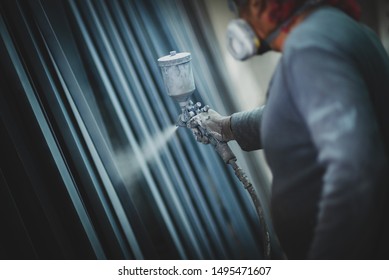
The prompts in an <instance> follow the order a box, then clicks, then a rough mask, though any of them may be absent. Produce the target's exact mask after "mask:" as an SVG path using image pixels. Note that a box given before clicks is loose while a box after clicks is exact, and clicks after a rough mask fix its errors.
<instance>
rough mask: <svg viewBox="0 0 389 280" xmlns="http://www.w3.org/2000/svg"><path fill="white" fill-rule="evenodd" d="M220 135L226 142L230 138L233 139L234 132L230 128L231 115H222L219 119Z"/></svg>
mask: <svg viewBox="0 0 389 280" xmlns="http://www.w3.org/2000/svg"><path fill="white" fill-rule="evenodd" d="M221 128H222V130H221V135H222V137H223V141H225V142H228V141H231V140H235V137H234V134H233V133H232V129H231V116H228V117H224V118H223V119H222V120H221Z"/></svg>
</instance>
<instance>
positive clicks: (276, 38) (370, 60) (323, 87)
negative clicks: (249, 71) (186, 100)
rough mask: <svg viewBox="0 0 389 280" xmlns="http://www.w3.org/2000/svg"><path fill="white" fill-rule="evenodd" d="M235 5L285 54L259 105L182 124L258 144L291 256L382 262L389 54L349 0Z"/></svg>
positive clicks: (252, 0) (260, 0)
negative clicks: (266, 165) (358, 20)
mask: <svg viewBox="0 0 389 280" xmlns="http://www.w3.org/2000/svg"><path fill="white" fill-rule="evenodd" d="M235 3H236V6H237V8H238V11H239V17H240V18H241V19H243V20H245V22H246V23H248V25H249V26H250V28H251V29H252V30H253V33H255V35H256V38H257V39H258V40H259V42H261V43H262V45H266V43H268V44H269V45H270V47H271V48H272V49H273V50H275V51H280V52H282V53H283V56H282V58H281V60H280V62H279V64H278V66H277V68H276V71H275V73H274V75H273V78H272V81H271V83H270V86H269V90H268V97H267V102H266V106H264V107H263V108H257V109H255V110H253V111H250V112H241V113H236V114H233V115H232V116H229V117H222V116H220V115H219V114H217V113H216V112H215V111H212V110H210V111H209V112H208V113H202V114H200V115H198V116H196V117H194V118H193V119H192V120H191V121H190V123H189V126H190V127H192V128H193V129H194V131H196V134H197V139H198V140H199V141H202V142H207V140H206V138H204V136H203V135H200V134H199V133H198V130H196V127H197V126H202V127H203V128H204V129H206V130H207V131H208V132H209V133H210V134H211V135H213V136H214V137H215V138H217V139H218V140H220V141H230V140H236V141H237V142H238V143H239V145H240V146H241V148H242V149H243V150H246V151H251V150H255V149H260V148H263V149H264V152H265V155H266V159H267V162H268V164H269V166H270V168H271V170H272V173H273V184H272V198H271V213H272V219H273V224H274V228H275V230H276V233H277V235H278V238H279V240H280V243H281V246H282V248H283V250H284V251H285V253H286V256H287V257H288V258H290V259H306V258H309V259H380V258H384V259H389V245H388V239H389V230H388V222H389V216H388V204H389V201H388V188H389V164H388V155H389V152H388V151H389V150H388V148H389V144H388V143H389V113H388V110H387V109H386V107H387V106H389V82H388V80H389V59H388V56H387V54H386V52H385V51H384V49H383V47H382V45H381V43H380V42H379V40H378V39H377V37H376V36H375V35H374V34H373V32H372V31H370V30H369V29H368V28H367V27H365V26H363V25H362V24H360V23H358V22H357V18H358V17H359V8H358V6H357V4H356V1H353V0H338V1H337V0H328V1H304V0H290V1H283V0H246V1H244V0H240V1H238V0H236V1H235ZM232 37H233V36H232ZM240 47H241V46H239V48H240ZM232 48H234V47H232ZM257 49H260V47H259V46H257ZM238 51H239V50H238Z"/></svg>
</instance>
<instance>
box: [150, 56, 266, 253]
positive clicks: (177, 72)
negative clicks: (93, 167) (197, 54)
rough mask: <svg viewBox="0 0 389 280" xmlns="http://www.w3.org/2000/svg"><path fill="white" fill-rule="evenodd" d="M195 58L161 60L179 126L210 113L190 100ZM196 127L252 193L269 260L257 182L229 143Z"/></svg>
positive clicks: (165, 57) (180, 57)
mask: <svg viewBox="0 0 389 280" xmlns="http://www.w3.org/2000/svg"><path fill="white" fill-rule="evenodd" d="M191 60H192V58H191V54H190V53H187V52H182V53H177V52H175V51H171V52H170V55H167V56H163V57H161V58H159V59H158V65H159V67H160V68H161V72H162V77H163V81H164V83H165V86H166V90H167V93H168V95H169V96H170V97H171V98H173V99H174V100H175V101H176V102H178V104H179V105H180V107H181V114H180V115H179V117H178V120H177V122H176V125H177V126H180V127H187V123H188V122H189V120H190V119H191V118H193V117H194V116H195V115H197V114H201V113H202V112H207V111H208V109H209V106H208V105H206V106H203V107H202V105H201V103H200V102H197V103H193V101H192V100H191V99H190V97H191V96H192V94H193V93H194V91H195V89H196V87H195V83H194V78H193V71H192V66H191ZM196 129H198V130H199V131H200V132H201V134H202V135H203V136H205V137H206V138H207V139H208V140H209V143H210V144H211V145H212V146H214V148H215V150H216V152H217V153H218V154H219V155H220V157H221V158H222V159H223V161H224V162H225V163H226V164H229V165H231V166H232V168H233V169H234V171H235V175H236V176H237V177H238V179H239V180H240V181H241V182H242V184H243V185H244V187H245V189H247V191H248V192H249V194H250V197H251V199H252V201H253V203H254V206H255V209H256V211H257V214H258V216H259V220H260V223H261V226H262V229H263V243H264V255H265V258H266V259H269V258H270V251H271V248H270V234H269V231H268V227H267V224H266V221H265V218H264V213H263V208H262V206H261V203H260V201H259V199H258V196H257V194H256V192H255V189H254V187H253V185H252V184H251V182H250V181H249V179H248V178H247V176H246V174H245V173H244V171H243V170H242V169H241V168H240V167H239V166H238V164H237V162H236V161H237V160H236V156H235V154H234V153H233V152H232V150H231V148H230V147H229V146H228V144H227V142H223V141H219V140H217V139H215V138H214V137H213V136H212V135H211V134H210V133H208V132H207V131H206V130H205V129H204V128H202V127H200V126H199V127H197V128H196Z"/></svg>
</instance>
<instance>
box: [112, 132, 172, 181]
mask: <svg viewBox="0 0 389 280" xmlns="http://www.w3.org/2000/svg"><path fill="white" fill-rule="evenodd" d="M176 131H177V126H176V125H172V126H169V127H167V128H165V129H164V130H163V131H159V132H158V133H156V134H155V135H153V136H151V137H148V138H147V139H146V140H145V141H144V142H142V145H140V146H138V147H134V148H133V149H124V150H121V151H119V152H116V155H115V161H116V164H117V168H118V170H119V172H120V174H121V176H122V179H123V181H124V183H125V185H126V186H127V187H128V188H131V186H132V185H134V184H135V183H136V181H137V180H138V178H139V176H140V175H141V171H142V168H143V167H144V166H146V165H147V164H148V163H150V162H151V161H154V160H155V159H156V157H157V156H159V154H160V153H161V151H162V150H163V148H164V147H166V145H167V144H168V142H169V140H171V139H172V138H173V136H174V134H175V132H176Z"/></svg>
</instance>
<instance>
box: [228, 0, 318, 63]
mask: <svg viewBox="0 0 389 280" xmlns="http://www.w3.org/2000/svg"><path fill="white" fill-rule="evenodd" d="M246 1H248V0H246ZM321 2H323V0H308V1H306V3H305V4H303V5H302V6H301V7H300V8H298V9H297V10H296V11H295V12H294V13H293V14H292V15H291V16H290V17H289V19H287V20H286V21H285V22H283V23H281V24H280V25H279V26H278V27H277V28H276V29H275V30H274V31H273V32H272V33H271V34H270V35H269V36H268V37H267V38H266V39H261V38H258V36H257V35H256V34H255V31H254V30H253V28H252V27H251V26H250V24H249V23H248V22H247V21H245V20H244V19H234V20H232V21H230V23H229V24H228V26H227V49H228V51H229V52H230V54H231V55H232V56H233V57H234V58H235V59H237V60H241V61H244V60H246V59H248V58H251V57H253V56H255V55H261V54H264V53H266V52H267V51H270V50H271V47H270V44H271V43H272V42H273V41H274V39H275V38H277V37H278V35H279V34H280V33H281V31H282V29H283V27H284V26H287V25H288V24H289V23H290V22H291V21H292V19H293V18H294V17H295V16H297V15H299V14H300V13H302V12H303V11H305V10H306V9H308V8H310V7H313V6H317V5H319V4H320V3H321ZM228 5H229V7H230V10H231V11H233V12H234V13H235V14H238V12H237V11H238V8H237V6H236V4H235V3H234V0H228Z"/></svg>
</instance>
